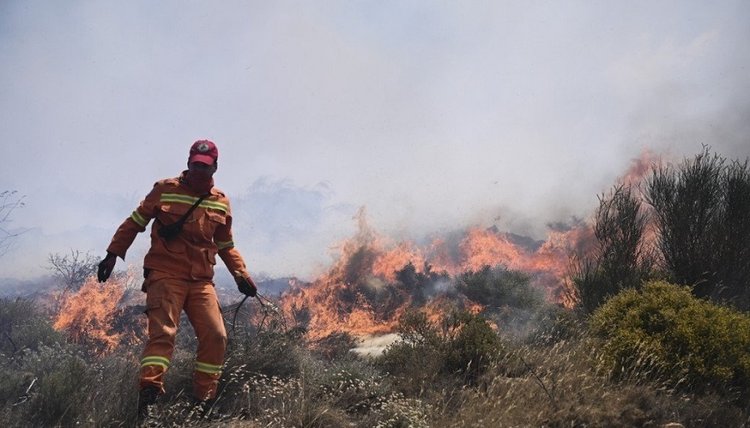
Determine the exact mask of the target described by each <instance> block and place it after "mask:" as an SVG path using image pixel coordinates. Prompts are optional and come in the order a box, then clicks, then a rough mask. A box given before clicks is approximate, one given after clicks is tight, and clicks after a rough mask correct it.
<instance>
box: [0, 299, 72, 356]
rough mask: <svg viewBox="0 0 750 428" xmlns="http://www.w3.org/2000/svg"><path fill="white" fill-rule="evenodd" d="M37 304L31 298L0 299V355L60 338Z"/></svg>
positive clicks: (10, 354) (20, 350)
mask: <svg viewBox="0 0 750 428" xmlns="http://www.w3.org/2000/svg"><path fill="white" fill-rule="evenodd" d="M38 307H39V305H38V304H37V303H35V302H34V301H33V300H30V299H23V298H18V299H0V354H4V355H6V356H12V355H14V354H19V353H21V352H22V351H23V350H24V349H31V350H36V349H38V348H39V347H40V346H44V345H47V346H49V345H52V344H54V343H58V342H60V341H62V340H63V339H62V336H61V335H60V334H59V333H58V332H57V331H55V330H54V329H53V328H52V326H51V325H50V323H49V321H47V320H46V319H45V317H44V316H43V315H42V313H41V311H40V310H39V309H38Z"/></svg>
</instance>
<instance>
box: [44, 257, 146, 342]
mask: <svg viewBox="0 0 750 428" xmlns="http://www.w3.org/2000/svg"><path fill="white" fill-rule="evenodd" d="M133 275H134V273H133V271H132V269H131V270H129V271H128V273H127V274H126V275H123V276H121V277H119V278H112V279H110V280H109V281H108V282H107V283H106V284H99V283H98V282H97V280H96V278H94V277H93V276H92V277H89V278H88V279H86V282H85V283H84V284H83V286H81V288H80V289H79V290H78V291H77V292H76V293H74V294H70V295H68V296H66V297H64V298H63V301H62V304H61V306H60V310H59V312H58V314H57V316H56V318H55V321H54V324H53V327H54V328H55V329H56V330H58V331H64V332H66V333H67V334H68V337H69V338H70V340H71V341H72V342H74V343H84V344H87V345H91V346H92V347H93V348H95V349H96V350H97V351H98V352H99V353H107V352H109V351H112V350H113V349H115V348H116V347H117V346H118V345H120V344H121V343H123V342H126V341H130V340H132V339H133V337H134V336H135V330H136V329H137V328H139V327H142V325H141V324H142V323H140V322H136V323H135V324H136V325H134V326H130V327H129V328H119V327H118V326H117V325H116V324H117V322H118V320H119V318H121V316H122V315H123V314H122V313H121V312H122V311H121V310H120V309H119V308H118V307H119V304H120V302H121V301H122V300H124V298H127V294H126V292H127V291H128V290H127V289H126V287H125V284H128V283H129V282H132V278H131V277H132V276H133Z"/></svg>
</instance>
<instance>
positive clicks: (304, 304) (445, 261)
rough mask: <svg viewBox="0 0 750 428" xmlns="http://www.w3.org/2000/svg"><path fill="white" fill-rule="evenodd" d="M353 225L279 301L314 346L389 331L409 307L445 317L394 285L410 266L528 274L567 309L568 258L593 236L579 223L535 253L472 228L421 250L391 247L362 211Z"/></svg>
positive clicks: (428, 270) (436, 305) (471, 306)
mask: <svg viewBox="0 0 750 428" xmlns="http://www.w3.org/2000/svg"><path fill="white" fill-rule="evenodd" d="M357 220H358V222H359V232H358V233H357V235H356V236H354V237H353V238H352V239H350V240H348V241H345V242H344V243H343V244H342V245H341V247H340V248H341V253H340V255H339V257H338V259H337V260H336V261H335V262H334V264H333V266H332V267H331V268H330V269H329V270H328V272H326V273H324V274H323V275H321V276H319V277H318V278H316V279H315V280H314V281H313V282H312V283H310V284H306V285H299V284H297V285H295V284H292V289H291V291H289V292H287V293H285V294H284V295H283V296H282V299H281V306H282V308H283V309H284V311H285V312H286V313H287V314H289V315H291V317H292V318H293V319H295V320H297V321H298V322H301V323H302V324H305V325H306V326H307V331H308V333H307V335H308V338H310V339H312V340H317V339H321V338H324V337H326V336H328V335H330V334H333V333H340V332H349V333H350V334H353V335H357V336H365V335H373V334H385V333H391V332H393V331H395V328H396V326H397V323H398V319H399V317H400V316H401V315H402V314H403V313H404V312H406V311H407V310H408V309H410V308H411V307H413V306H415V305H419V306H421V307H422V310H424V311H425V312H426V313H427V314H428V316H429V317H430V318H431V319H433V321H434V320H435V319H438V318H440V317H441V316H442V315H443V314H445V313H447V310H446V309H445V308H446V306H445V301H444V298H438V299H435V298H434V297H435V296H428V300H427V301H426V302H425V301H420V302H416V301H414V299H415V297H414V296H415V295H414V294H413V291H414V290H411V291H410V290H405V289H399V288H396V287H394V286H393V284H394V282H396V279H397V278H396V274H397V272H398V271H400V270H401V269H403V268H404V267H405V266H407V265H408V264H411V265H412V267H413V271H414V274H415V275H423V276H424V275H431V274H441V273H442V274H443V275H448V276H455V275H458V274H460V273H463V272H467V271H470V270H471V271H478V270H480V269H482V268H483V267H484V266H497V265H503V266H505V267H507V268H509V269H512V270H521V271H526V272H529V273H531V274H533V277H534V278H535V282H534V284H535V285H537V286H540V287H543V288H544V289H545V290H546V293H547V297H548V299H550V300H552V301H555V302H558V303H562V304H565V305H570V304H571V302H569V301H567V300H565V297H564V296H565V295H566V293H564V292H563V291H564V278H565V276H566V272H567V269H568V265H569V255H570V253H571V251H573V250H574V249H577V248H578V247H580V246H581V245H582V241H585V240H590V239H591V238H592V237H593V234H592V233H591V228H590V227H589V226H586V225H579V226H577V227H575V228H572V229H570V230H568V231H551V232H550V234H549V237H548V239H547V241H545V242H543V243H541V245H537V247H538V248H536V249H533V248H527V247H525V246H523V245H520V244H517V243H515V242H514V241H513V240H512V239H511V237H510V235H507V234H504V233H501V232H498V231H497V230H496V229H494V228H490V229H480V228H472V229H470V230H469V231H468V232H467V233H466V235H465V236H464V237H463V239H461V240H460V242H458V243H457V244H450V243H448V242H447V241H446V240H445V239H442V238H436V239H435V240H433V242H432V243H431V244H430V245H428V246H427V248H426V249H420V248H419V247H417V246H416V245H415V244H414V243H411V242H401V243H397V244H389V243H388V242H387V241H386V240H385V239H384V238H383V237H381V236H378V235H377V234H376V233H375V232H374V231H373V230H372V229H371V228H370V227H369V226H368V225H367V223H366V221H365V219H364V211H363V210H360V212H359V213H358V216H357ZM437 297H439V296H437ZM454 300H455V299H454ZM464 300H465V299H464ZM454 303H455V302H454ZM459 306H461V307H463V308H464V309H468V310H470V311H472V312H474V313H478V312H480V311H481V310H482V309H483V308H482V306H481V305H478V304H476V303H471V302H463V303H459Z"/></svg>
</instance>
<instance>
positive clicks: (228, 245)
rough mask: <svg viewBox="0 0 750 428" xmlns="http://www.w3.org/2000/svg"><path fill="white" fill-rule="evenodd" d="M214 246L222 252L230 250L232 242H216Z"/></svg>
mask: <svg viewBox="0 0 750 428" xmlns="http://www.w3.org/2000/svg"><path fill="white" fill-rule="evenodd" d="M216 246H217V247H218V248H219V249H220V250H223V249H225V248H232V247H234V241H216Z"/></svg>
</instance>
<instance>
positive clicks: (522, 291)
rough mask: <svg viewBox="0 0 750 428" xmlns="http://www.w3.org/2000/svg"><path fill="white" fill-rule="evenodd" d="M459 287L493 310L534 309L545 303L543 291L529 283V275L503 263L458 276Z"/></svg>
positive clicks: (458, 289)
mask: <svg viewBox="0 0 750 428" xmlns="http://www.w3.org/2000/svg"><path fill="white" fill-rule="evenodd" d="M456 290H457V291H458V292H460V293H463V294H464V295H465V296H466V297H468V298H469V299H470V300H472V301H474V302H476V303H479V304H481V305H484V306H487V307H488V308H490V309H493V308H494V309H496V308H501V307H512V308H518V309H531V308H535V307H538V306H540V305H541V304H542V303H543V302H544V296H543V295H542V293H541V292H540V291H539V290H537V289H535V288H534V287H532V286H531V285H529V276H528V275H527V274H525V273H523V272H519V271H512V270H509V269H506V268H504V267H502V266H496V267H494V268H493V267H490V266H485V267H483V268H482V269H480V270H479V271H477V272H473V271H469V272H466V273H463V274H461V275H460V276H459V277H458V278H457V282H456Z"/></svg>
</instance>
